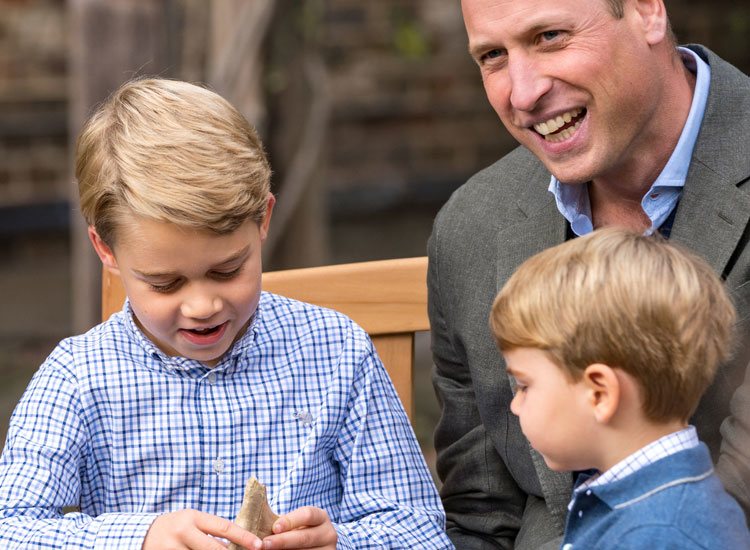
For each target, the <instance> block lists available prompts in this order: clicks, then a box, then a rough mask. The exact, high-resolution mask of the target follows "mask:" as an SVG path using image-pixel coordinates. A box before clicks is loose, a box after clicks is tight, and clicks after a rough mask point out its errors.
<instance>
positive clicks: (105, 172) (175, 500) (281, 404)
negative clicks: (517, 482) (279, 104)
mask: <svg viewBox="0 0 750 550" xmlns="http://www.w3.org/2000/svg"><path fill="white" fill-rule="evenodd" d="M76 156H77V165H76V176H77V179H78V185H79V192H80V200H81V210H82V212H83V215H84V216H85V218H86V221H87V223H88V225H89V230H88V232H89V237H90V239H91V242H92V244H93V246H94V249H95V251H96V253H97V254H98V255H99V257H100V258H101V261H102V263H103V264H104V266H105V268H107V269H109V270H110V271H112V272H113V273H115V274H117V275H118V276H119V277H121V279H122V281H123V283H124V287H125V290H126V293H127V301H126V303H125V306H124V308H123V310H122V311H121V312H120V313H117V314H115V315H114V316H113V317H112V318H111V319H109V320H108V321H106V322H105V323H102V324H101V325H99V326H97V327H95V328H93V329H92V330H91V331H89V332H88V333H86V334H84V335H81V336H77V337H73V338H69V339H66V340H64V341H63V342H61V343H60V345H59V346H58V347H57V349H55V351H54V352H53V353H52V354H51V355H50V357H49V358H48V359H47V361H46V362H45V363H44V365H43V366H42V367H41V369H40V370H39V372H38V373H37V374H36V375H35V376H34V378H33V379H32V381H31V383H30V385H29V387H28V389H27V391H26V393H25V394H24V396H23V398H22V399H21V401H20V403H19V405H18V407H17V408H16V410H15V412H14V414H13V417H12V419H11V422H10V429H9V432H8V439H7V442H6V445H5V449H4V451H3V454H2V458H1V459H0V540H2V541H3V544H2V547H3V548H4V549H9V548H31V547H34V548H63V547H64V548H117V549H125V548H134V549H136V548H138V549H140V548H143V549H144V550H150V549H157V548H158V549H162V548H205V549H213V548H216V549H218V548H225V543H224V542H222V540H221V539H224V540H226V541H230V542H232V543H235V544H237V545H239V546H241V547H246V548H327V549H333V548H351V549H362V548H409V547H410V548H441V549H442V548H450V547H451V545H450V542H449V541H448V539H447V538H446V536H445V534H444V532H443V529H444V513H443V510H442V507H441V504H440V500H439V498H438V496H437V492H436V490H435V487H434V484H433V482H432V479H431V477H430V474H429V472H428V470H427V468H426V466H425V463H424V461H423V458H422V455H421V452H420V449H419V447H418V446H417V443H416V440H415V438H414V434H413V432H412V430H411V427H410V424H409V421H408V419H407V417H406V415H405V413H404V410H403V408H402V406H401V404H400V401H399V399H398V397H397V395H396V393H395V391H394V389H393V386H392V385H391V383H390V380H389V379H388V376H387V374H386V372H385V370H384V369H383V366H382V364H381V362H380V360H379V359H378V357H377V355H376V353H375V350H374V349H373V346H372V343H371V342H370V340H369V338H368V337H367V335H366V334H365V333H364V332H363V331H362V329H361V328H359V327H358V326H356V325H355V324H354V323H353V322H352V321H351V320H349V319H348V318H346V317H344V316H342V315H340V314H338V313H335V312H333V311H330V310H325V309H322V308H318V307H314V306H311V305H308V304H304V303H299V302H295V301H293V300H289V299H286V298H283V297H281V296H275V295H272V294H268V293H264V292H261V248H262V245H263V242H264V240H265V238H266V236H267V234H268V227H269V222H270V219H271V212H272V210H273V206H274V197H273V195H271V193H270V191H269V189H270V187H269V181H270V168H269V165H268V162H267V160H266V157H265V154H264V152H263V149H262V146H261V143H260V142H259V140H258V137H257V136H256V133H255V131H254V130H253V129H252V128H251V127H250V125H249V124H248V123H247V121H246V120H245V119H244V118H243V117H242V116H241V115H240V114H239V113H238V112H237V111H236V110H235V109H234V108H233V107H232V106H230V105H229V104H228V103H227V102H226V101H225V100H223V99H222V98H220V97H219V96H217V95H216V94H215V93H212V92H210V91H208V90H206V89H204V88H201V87H199V86H195V85H192V84H188V83H184V82H177V81H169V80H162V79H142V80H136V81H132V82H129V83H126V84H125V85H123V86H122V87H121V88H120V89H119V90H117V91H116V92H115V93H114V94H113V95H112V96H111V97H110V99H109V100H108V101H107V102H106V103H105V104H104V105H102V106H101V107H100V108H99V109H98V110H97V112H96V113H95V114H94V116H93V117H92V118H91V119H90V120H89V121H88V122H87V123H86V125H85V126H84V128H83V130H82V133H81V135H80V138H79V140H78V145H77V152H76ZM250 476H255V477H256V478H257V479H258V480H260V481H261V482H262V483H264V484H265V485H266V486H267V489H268V495H269V501H270V504H271V507H272V508H273V509H274V511H275V512H276V513H278V514H280V515H281V517H280V518H279V519H278V520H277V521H276V522H275V524H274V527H273V531H274V534H273V535H271V536H268V537H266V538H265V539H264V540H263V541H262V542H261V541H260V540H258V539H257V538H256V537H255V536H254V535H252V534H250V533H249V532H247V531H245V530H243V529H241V528H240V527H239V526H237V525H236V524H234V523H232V522H231V521H230V520H231V519H233V518H234V517H235V515H236V514H237V512H238V511H239V508H240V504H241V501H242V497H243V491H244V487H245V482H246V480H247V479H248V478H249V477H250ZM73 506H74V507H77V508H79V511H76V512H70V513H67V514H63V512H62V510H63V508H64V507H73Z"/></svg>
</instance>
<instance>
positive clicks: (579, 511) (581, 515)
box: [578, 510, 583, 518]
mask: <svg viewBox="0 0 750 550" xmlns="http://www.w3.org/2000/svg"><path fill="white" fill-rule="evenodd" d="M578 517H579V518H582V517H583V510H578Z"/></svg>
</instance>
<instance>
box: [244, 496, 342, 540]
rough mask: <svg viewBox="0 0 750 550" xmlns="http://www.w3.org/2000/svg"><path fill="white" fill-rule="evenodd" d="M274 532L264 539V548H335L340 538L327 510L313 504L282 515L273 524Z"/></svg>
mask: <svg viewBox="0 0 750 550" xmlns="http://www.w3.org/2000/svg"><path fill="white" fill-rule="evenodd" d="M273 532H274V534H273V535H271V536H269V537H266V538H264V539H263V546H262V548H264V549H271V548H272V549H274V550H276V549H281V548H317V549H335V548H336V541H337V539H338V535H337V534H336V529H335V528H334V527H333V524H332V523H331V520H330V519H329V517H328V514H327V513H326V511H325V510H321V509H320V508H314V507H312V506H304V507H302V508H298V509H297V510H294V511H293V512H290V513H288V514H286V515H283V516H281V517H280V518H279V519H278V520H276V522H275V523H274V524H273ZM256 548H259V546H256Z"/></svg>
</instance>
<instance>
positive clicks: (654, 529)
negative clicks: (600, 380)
mask: <svg viewBox="0 0 750 550" xmlns="http://www.w3.org/2000/svg"><path fill="white" fill-rule="evenodd" d="M598 496H602V497H604V499H605V501H606V502H607V504H608V505H609V506H610V507H611V512H610V515H609V518H608V519H607V520H605V521H604V522H603V525H607V524H609V525H610V528H606V527H605V528H604V529H602V530H597V529H595V531H598V533H597V534H596V535H595V538H598V539H599V541H600V542H601V543H603V542H606V541H610V542H611V543H612V547H613V548H640V547H652V548H656V547H659V546H658V544H656V542H655V541H657V540H661V539H662V538H663V537H666V539H665V540H669V541H670V544H671V545H672V546H669V547H670V548H672V547H675V548H677V547H680V548H706V549H717V550H718V549H723V548H750V532H749V531H748V529H747V525H746V523H745V518H744V514H743V513H742V511H741V509H740V507H739V506H738V505H737V503H736V502H735V501H734V500H733V499H732V497H731V496H729V494H728V493H727V492H726V491H725V490H724V488H723V486H722V484H721V481H720V480H719V478H718V476H717V475H716V474H715V472H714V470H713V465H712V464H711V457H710V454H709V452H708V448H707V447H706V446H705V445H703V444H701V445H699V446H698V447H694V448H691V449H687V450H683V451H680V452H678V453H675V454H673V455H670V456H668V457H666V458H663V459H661V460H659V461H657V462H655V463H653V464H651V465H649V466H646V467H644V468H643V469H641V470H639V471H638V472H636V473H635V474H631V475H630V476H627V477H626V478H624V479H623V480H621V481H619V482H614V483H612V484H611V485H610V487H609V489H607V490H605V492H604V493H601V494H600V495H598ZM584 514H585V512H584ZM605 517H606V516H605ZM592 534H594V533H592ZM614 541H619V542H618V543H614ZM678 541H682V542H681V543H680V544H679V545H678V546H674V545H675V544H677V543H678ZM655 544H656V545H655ZM640 545H645V546H640ZM575 547H577V546H575V545H574V548H575Z"/></svg>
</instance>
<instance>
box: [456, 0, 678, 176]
mask: <svg viewBox="0 0 750 550" xmlns="http://www.w3.org/2000/svg"><path fill="white" fill-rule="evenodd" d="M643 4H648V2H643ZM462 8H463V15H464V21H465V24H466V29H467V33H468V36H469V50H470V52H471V55H472V57H473V58H474V59H475V60H476V62H477V64H478V65H479V67H480V70H481V74H482V79H483V82H484V87H485V91H486V93H487V97H488V99H489V101H490V103H491V105H492V107H493V108H494V109H495V111H496V112H497V114H498V115H499V117H500V119H501V120H502V122H503V124H504V125H505V126H506V128H507V129H508V131H509V132H510V133H511V134H512V135H513V137H515V138H516V140H518V142H519V143H521V144H522V145H524V146H526V147H527V148H528V149H529V150H531V151H532V152H533V153H534V154H535V155H536V156H537V157H538V158H539V159H540V160H541V161H542V162H543V163H544V164H545V166H546V167H547V169H548V170H550V172H552V173H553V174H554V175H555V176H556V177H557V178H558V179H559V180H561V181H563V182H566V183H583V182H586V181H590V180H593V179H595V178H598V177H606V176H608V175H612V174H616V173H617V172H618V171H619V170H622V168H623V166H624V165H626V164H627V163H630V162H633V161H634V159H635V160H637V159H638V158H639V156H640V153H641V152H642V153H643V154H644V155H645V156H646V157H648V156H650V155H649V154H648V153H649V152H650V151H651V150H652V149H653V148H654V147H657V148H660V147H664V145H663V144H662V143H660V137H661V136H662V129H661V128H660V127H659V124H660V121H659V120H660V119H659V117H657V116H655V115H656V114H657V110H658V109H657V106H658V104H659V98H660V87H661V83H660V78H659V74H660V73H659V71H660V67H661V66H662V65H661V62H657V60H656V59H655V54H654V53H653V52H652V50H651V48H650V43H649V42H650V41H653V40H654V39H655V38H654V36H656V34H657V33H655V32H654V31H653V28H654V26H655V24H654V17H652V16H651V15H650V14H649V13H644V12H643V11H642V10H641V8H639V7H638V3H637V2H626V3H625V6H624V8H625V13H624V16H623V17H622V18H620V19H618V18H616V17H615V16H614V14H613V13H612V12H611V11H610V6H609V4H608V3H607V2H606V1H605V0H524V1H523V2H519V1H517V0H516V1H514V0H463V2H462ZM661 107H662V108H663V107H666V106H661Z"/></svg>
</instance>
